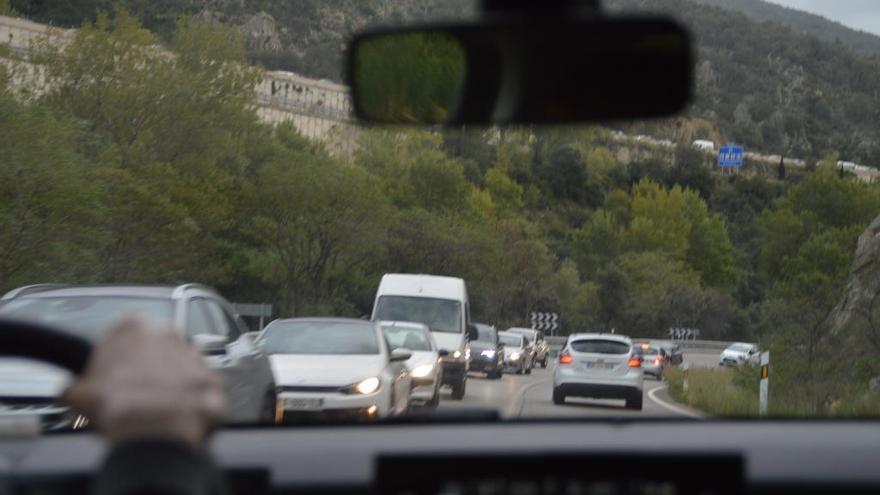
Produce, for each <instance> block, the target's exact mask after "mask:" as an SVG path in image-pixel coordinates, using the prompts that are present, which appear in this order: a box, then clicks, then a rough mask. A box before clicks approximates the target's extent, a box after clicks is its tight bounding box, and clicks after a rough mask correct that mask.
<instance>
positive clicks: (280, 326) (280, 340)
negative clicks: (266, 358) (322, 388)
mask: <svg viewBox="0 0 880 495" xmlns="http://www.w3.org/2000/svg"><path fill="white" fill-rule="evenodd" d="M258 343H259V345H260V347H261V348H262V349H263V352H265V353H267V354H379V342H378V340H377V339H376V329H375V328H374V327H373V325H371V324H368V323H340V322H319V321H308V322H281V323H273V324H271V325H269V326H268V327H266V329H265V330H264V331H263V333H262V334H261V335H260V340H259V342H258Z"/></svg>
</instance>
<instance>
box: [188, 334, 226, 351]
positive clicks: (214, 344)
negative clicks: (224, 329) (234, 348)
mask: <svg viewBox="0 0 880 495" xmlns="http://www.w3.org/2000/svg"><path fill="white" fill-rule="evenodd" d="M192 342H193V344H195V346H196V347H198V348H199V350H200V351H202V354H207V355H209V356H216V355H219V354H226V344H227V340H226V337H225V336H223V335H216V334H213V333H200V334H198V335H193V338H192Z"/></svg>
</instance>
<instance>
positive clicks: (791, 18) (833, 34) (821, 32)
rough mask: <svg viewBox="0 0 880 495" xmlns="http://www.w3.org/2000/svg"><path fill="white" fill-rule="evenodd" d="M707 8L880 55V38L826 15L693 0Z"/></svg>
mask: <svg viewBox="0 0 880 495" xmlns="http://www.w3.org/2000/svg"><path fill="white" fill-rule="evenodd" d="M693 1H695V2H699V3H702V4H705V5H712V6H715V7H721V8H724V9H729V10H734V11H736V12H741V13H743V14H745V15H746V16H748V17H749V18H751V19H753V20H756V21H759V22H763V21H770V22H776V23H779V24H781V25H783V26H786V27H788V28H790V29H791V30H793V31H795V32H798V33H801V34H807V35H811V36H816V37H817V38H819V39H822V40H825V41H832V42H833V41H836V40H840V41H841V42H842V43H844V44H846V45H847V46H849V47H850V48H852V49H853V50H855V51H857V52H859V53H861V54H864V55H880V36H876V35H873V34H871V33H866V32H864V31H857V30H854V29H850V28H848V27H846V26H843V25H842V24H840V23H837V22H834V21H831V20H829V19H826V18H824V17H822V16H819V15H815V14H810V13H809V12H802V11H800V10H795V9H790V8H787V7H783V6H781V5H776V4H774V3H770V2H765V1H763V0H693Z"/></svg>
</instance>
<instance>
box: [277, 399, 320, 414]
mask: <svg viewBox="0 0 880 495" xmlns="http://www.w3.org/2000/svg"><path fill="white" fill-rule="evenodd" d="M323 405H324V399H284V409H287V410H289V411H315V410H318V409H321V407H322V406H323Z"/></svg>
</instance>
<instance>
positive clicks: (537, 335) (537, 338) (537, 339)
mask: <svg viewBox="0 0 880 495" xmlns="http://www.w3.org/2000/svg"><path fill="white" fill-rule="evenodd" d="M507 331H508V332H514V333H518V334H521V335H524V336H525V337H526V339H528V346H529V353H530V355H531V360H532V362H531V366H532V367H535V365H537V364H538V363H541V367H542V368H546V367H547V356H548V355H549V354H550V347H549V346H548V345H547V341H545V340H544V332H541V331H540V330H534V329H532V328H518V327H513V328H508V329H507Z"/></svg>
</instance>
